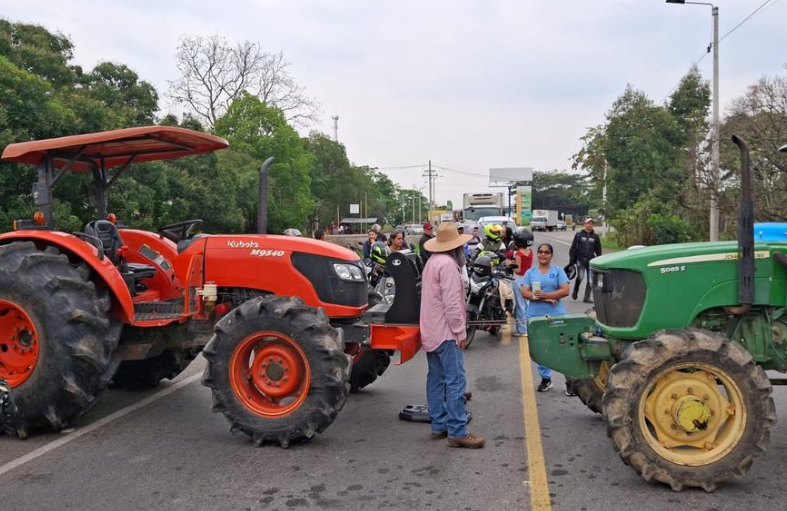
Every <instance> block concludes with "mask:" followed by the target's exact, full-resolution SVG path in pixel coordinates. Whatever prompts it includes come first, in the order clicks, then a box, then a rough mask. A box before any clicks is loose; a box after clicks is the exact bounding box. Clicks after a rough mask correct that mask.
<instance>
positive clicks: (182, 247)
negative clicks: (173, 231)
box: [178, 234, 205, 254]
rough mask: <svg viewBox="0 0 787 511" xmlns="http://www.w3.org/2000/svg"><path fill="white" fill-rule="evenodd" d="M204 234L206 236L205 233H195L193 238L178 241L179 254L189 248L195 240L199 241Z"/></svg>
mask: <svg viewBox="0 0 787 511" xmlns="http://www.w3.org/2000/svg"><path fill="white" fill-rule="evenodd" d="M204 236H205V235H204V234H195V235H194V236H192V237H191V238H188V239H185V240H180V241H178V254H180V253H181V252H183V251H184V250H186V249H187V248H189V247H190V246H191V244H192V243H194V242H195V241H197V240H198V239H200V238H202V237H204Z"/></svg>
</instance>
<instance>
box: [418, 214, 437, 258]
mask: <svg viewBox="0 0 787 511" xmlns="http://www.w3.org/2000/svg"><path fill="white" fill-rule="evenodd" d="M432 238H434V232H433V231H432V223H431V222H426V223H425V224H424V234H423V236H421V239H420V240H419V241H418V249H419V250H420V254H421V262H422V263H423V265H424V267H426V261H428V260H429V256H431V255H432V253H431V252H429V251H428V250H426V249H425V248H424V244H425V243H426V242H427V241H429V240H430V239H432Z"/></svg>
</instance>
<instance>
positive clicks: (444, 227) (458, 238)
mask: <svg viewBox="0 0 787 511" xmlns="http://www.w3.org/2000/svg"><path fill="white" fill-rule="evenodd" d="M472 238H473V235H472V234H459V231H458V230H457V228H456V224H454V223H453V222H443V223H441V224H440V225H438V226H437V236H435V237H434V238H432V239H430V240H429V241H427V242H426V243H424V248H425V249H426V250H428V251H429V252H448V251H449V250H453V249H455V248H457V247H461V246H462V245H464V244H465V243H467V242H468V241H470V240H471V239H472Z"/></svg>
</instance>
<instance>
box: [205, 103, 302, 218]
mask: <svg viewBox="0 0 787 511" xmlns="http://www.w3.org/2000/svg"><path fill="white" fill-rule="evenodd" d="M215 132H216V134H217V135H219V136H222V137H224V138H226V139H227V140H228V141H229V142H230V144H231V145H232V146H233V147H234V148H235V150H236V151H239V152H242V153H245V154H247V155H249V156H251V157H253V158H255V159H256V160H257V161H258V162H259V163H260V164H261V163H262V162H263V160H265V159H266V158H268V157H270V156H273V157H274V158H275V159H274V164H273V165H272V166H271V170H270V185H269V207H268V218H269V225H268V230H269V232H282V231H284V229H287V228H288V227H295V228H300V229H305V227H306V221H307V219H308V217H309V215H310V214H311V213H312V212H313V211H314V201H313V200H312V198H311V193H310V191H311V188H310V187H311V178H310V176H309V168H310V166H311V158H312V157H311V154H310V153H309V152H308V151H306V150H305V148H304V146H303V144H302V142H301V140H300V138H299V136H298V133H297V132H296V131H295V130H294V129H293V128H292V127H291V126H290V125H288V124H287V121H286V120H285V118H284V115H283V114H282V113H281V111H279V110H277V109H275V108H272V107H269V106H266V105H264V104H263V103H262V102H261V101H260V100H259V99H258V98H257V97H255V96H252V95H250V94H245V93H244V94H241V96H240V97H239V98H238V99H236V100H235V102H233V103H232V104H231V105H230V107H229V109H228V110H227V113H226V114H225V115H224V116H222V117H221V118H220V119H219V120H218V121H216V125H215ZM254 211H255V216H256V208H255V209H254Z"/></svg>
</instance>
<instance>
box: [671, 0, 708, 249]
mask: <svg viewBox="0 0 787 511" xmlns="http://www.w3.org/2000/svg"><path fill="white" fill-rule="evenodd" d="M667 3H668V4H692V5H707V6H709V7H710V8H711V13H712V15H713V120H712V121H711V183H710V185H711V186H710V188H711V190H710V240H711V241H719V202H718V199H717V197H716V192H717V186H718V180H719V8H718V7H716V6H715V5H713V4H711V3H707V2H686V1H685V0H667Z"/></svg>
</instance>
